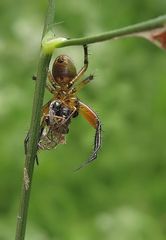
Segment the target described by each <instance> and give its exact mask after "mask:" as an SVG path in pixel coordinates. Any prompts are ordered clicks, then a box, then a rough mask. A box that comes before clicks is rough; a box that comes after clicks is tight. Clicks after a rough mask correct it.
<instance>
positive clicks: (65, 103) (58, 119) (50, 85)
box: [25, 45, 101, 170]
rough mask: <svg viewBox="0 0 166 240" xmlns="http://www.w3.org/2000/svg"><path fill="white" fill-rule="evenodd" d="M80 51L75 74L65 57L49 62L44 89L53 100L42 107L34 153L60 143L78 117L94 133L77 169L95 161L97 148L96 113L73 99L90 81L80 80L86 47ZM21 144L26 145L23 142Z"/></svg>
mask: <svg viewBox="0 0 166 240" xmlns="http://www.w3.org/2000/svg"><path fill="white" fill-rule="evenodd" d="M83 48H84V66H83V67H82V68H81V69H80V71H79V72H78V73H77V71H76V67H75V65H74V64H73V62H72V60H71V59H70V58H69V57H68V56H67V55H60V56H58V57H57V58H56V59H55V61H54V63H53V66H52V72H50V71H48V81H47V84H46V88H47V89H48V90H49V91H50V92H51V93H52V94H53V98H52V99H51V100H50V101H49V102H47V103H46V104H45V105H44V106H43V108H42V117H41V124H40V136H39V142H38V150H49V149H53V148H55V147H56V146H57V145H58V144H64V143H65V135H66V134H67V133H68V132H69V125H70V123H71V120H72V118H75V117H77V116H78V115H79V114H80V115H82V116H83V117H84V118H85V119H86V120H87V121H88V123H89V124H90V125H91V126H92V127H93V128H95V129H96V133H95V138H94V147H93V151H92V153H91V155H90V156H89V158H88V160H87V161H85V162H84V163H83V164H82V165H81V166H80V167H79V168H78V169H80V168H82V167H83V166H85V165H86V164H88V163H90V162H92V161H93V160H95V159H96V158H97V153H98V150H99V149H100V147H101V122H100V120H99V118H98V116H97V114H96V113H95V112H94V111H93V110H92V109H91V108H90V107H89V106H87V105H86V104H84V103H83V102H82V101H80V100H79V99H78V97H77V96H76V94H77V93H78V92H79V91H80V90H81V89H82V88H83V87H84V86H85V85H86V84H88V83H89V82H90V81H91V80H92V79H93V75H89V76H88V77H86V78H85V79H83V80H81V78H82V76H83V74H84V73H85V71H86V70H87V68H88V49H87V45H84V46H83ZM34 79H36V77H35V78H34ZM25 142H26V143H27V139H26V140H25ZM78 169H76V170H78Z"/></svg>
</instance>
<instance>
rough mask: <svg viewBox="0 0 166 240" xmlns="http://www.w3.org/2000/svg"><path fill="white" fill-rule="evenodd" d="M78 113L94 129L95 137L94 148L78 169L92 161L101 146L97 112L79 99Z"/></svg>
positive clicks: (99, 123)
mask: <svg viewBox="0 0 166 240" xmlns="http://www.w3.org/2000/svg"><path fill="white" fill-rule="evenodd" d="M79 113H80V114H81V115H82V116H83V117H84V118H85V119H86V120H87V121H88V123H89V124H90V125H91V126H92V127H93V128H95V129H96V133H95V139H94V149H93V152H92V154H91V156H90V157H89V159H88V160H87V161H85V162H84V163H83V164H81V166H80V167H79V168H77V169H76V171H77V170H79V169H81V168H82V167H84V166H85V165H87V164H89V163H90V162H92V161H94V160H95V159H96V158H97V153H98V151H99V149H100V147H101V122H100V120H99V118H98V116H97V114H96V113H95V112H94V111H93V110H92V109H91V108H90V107H88V106H87V105H86V104H84V103H82V102H80V101H79Z"/></svg>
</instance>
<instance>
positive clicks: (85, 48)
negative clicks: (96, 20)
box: [70, 45, 88, 86]
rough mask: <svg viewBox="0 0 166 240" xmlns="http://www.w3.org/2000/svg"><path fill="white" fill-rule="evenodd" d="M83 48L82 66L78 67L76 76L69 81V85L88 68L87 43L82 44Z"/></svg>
mask: <svg viewBox="0 0 166 240" xmlns="http://www.w3.org/2000/svg"><path fill="white" fill-rule="evenodd" d="M83 48H84V66H83V67H82V68H81V69H80V71H79V72H78V74H77V75H76V77H75V78H73V79H72V80H71V81H70V86H72V85H73V84H74V83H75V82H77V81H78V80H79V79H80V77H81V76H82V75H83V74H84V72H85V71H86V70H87V68H88V47H87V45H83Z"/></svg>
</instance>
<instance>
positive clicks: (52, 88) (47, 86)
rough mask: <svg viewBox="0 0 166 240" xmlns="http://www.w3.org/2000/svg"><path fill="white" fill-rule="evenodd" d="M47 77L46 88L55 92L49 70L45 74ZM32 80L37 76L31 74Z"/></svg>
mask: <svg viewBox="0 0 166 240" xmlns="http://www.w3.org/2000/svg"><path fill="white" fill-rule="evenodd" d="M47 78H48V82H46V88H47V90H48V91H49V92H50V93H52V94H53V93H54V92H55V88H54V87H53V84H52V83H53V80H54V79H53V76H52V74H51V72H50V71H49V70H48V74H47ZM32 80H34V81H36V80H37V76H36V75H33V76H32Z"/></svg>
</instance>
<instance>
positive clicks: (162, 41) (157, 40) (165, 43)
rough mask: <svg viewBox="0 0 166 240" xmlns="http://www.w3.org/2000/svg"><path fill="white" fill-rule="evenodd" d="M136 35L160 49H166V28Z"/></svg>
mask: <svg viewBox="0 0 166 240" xmlns="http://www.w3.org/2000/svg"><path fill="white" fill-rule="evenodd" d="M134 35H135V36H139V37H143V38H146V39H147V40H149V41H151V42H152V43H154V44H156V45H157V46H158V47H160V48H163V49H166V26H164V27H162V28H157V29H153V30H150V31H146V32H141V33H137V34H134Z"/></svg>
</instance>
